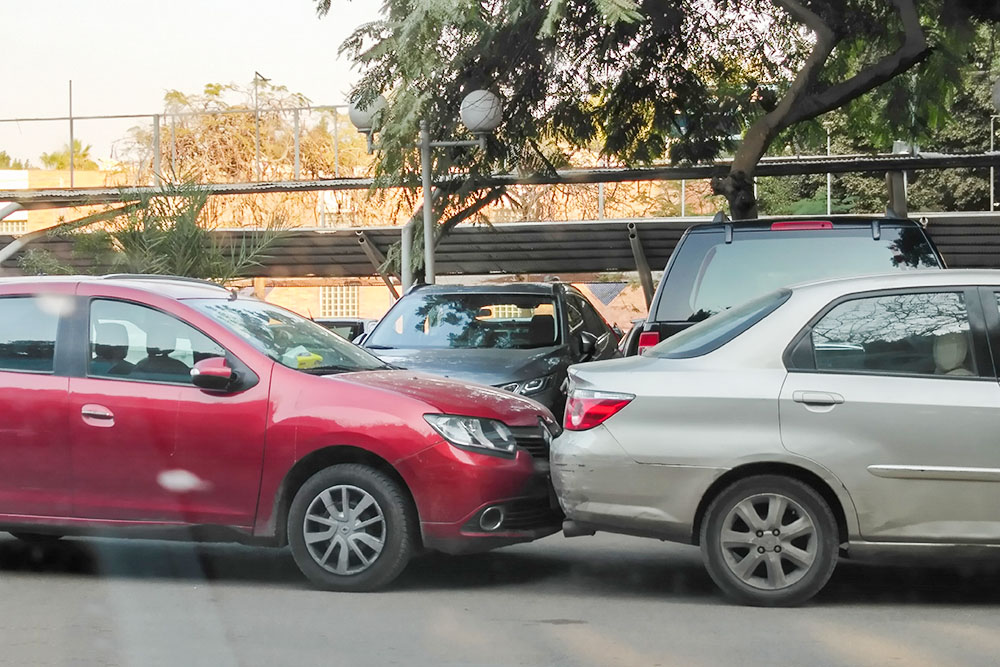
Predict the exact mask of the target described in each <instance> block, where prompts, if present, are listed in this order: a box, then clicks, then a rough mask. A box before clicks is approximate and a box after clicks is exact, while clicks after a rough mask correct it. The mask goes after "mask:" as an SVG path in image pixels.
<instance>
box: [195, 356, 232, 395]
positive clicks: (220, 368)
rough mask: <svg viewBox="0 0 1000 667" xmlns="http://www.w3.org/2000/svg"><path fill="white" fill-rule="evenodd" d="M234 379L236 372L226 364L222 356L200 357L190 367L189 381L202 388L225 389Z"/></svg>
mask: <svg viewBox="0 0 1000 667" xmlns="http://www.w3.org/2000/svg"><path fill="white" fill-rule="evenodd" d="M235 379H236V372H235V371H233V369H231V368H230V367H229V366H228V364H226V360H225V358H224V357H211V358H210V359H202V360H201V361H199V362H197V363H196V364H195V365H194V368H192V369H191V382H192V383H194V386H196V387H201V388H202V389H209V390H212V391H227V390H228V389H229V388H230V386H231V385H232V383H233V380H235Z"/></svg>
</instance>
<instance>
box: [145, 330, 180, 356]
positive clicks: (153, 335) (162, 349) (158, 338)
mask: <svg viewBox="0 0 1000 667" xmlns="http://www.w3.org/2000/svg"><path fill="white" fill-rule="evenodd" d="M175 349H177V336H176V335H175V334H174V332H173V331H171V330H170V329H169V328H160V327H157V328H155V329H153V330H152V331H148V332H146V352H148V353H149V354H152V355H156V354H163V355H166V354H170V353H171V352H173V351H174V350H175Z"/></svg>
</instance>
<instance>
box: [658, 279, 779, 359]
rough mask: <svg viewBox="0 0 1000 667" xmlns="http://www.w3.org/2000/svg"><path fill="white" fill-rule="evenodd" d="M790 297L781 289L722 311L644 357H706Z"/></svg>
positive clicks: (667, 341)
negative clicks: (705, 355) (704, 355)
mask: <svg viewBox="0 0 1000 667" xmlns="http://www.w3.org/2000/svg"><path fill="white" fill-rule="evenodd" d="M791 295H792V291H791V290H789V289H780V290H777V291H776V292H771V293H770V294H765V295H764V296H761V297H757V298H756V299H753V300H752V301H747V302H746V303H744V304H742V305H739V306H736V307H734V308H729V309H728V310H724V311H722V312H721V313H719V314H718V315H713V316H712V317H710V318H708V319H707V320H703V321H701V322H699V323H697V324H695V325H694V326H692V327H691V328H689V329H685V330H684V331H682V332H680V333H679V334H677V335H675V336H671V337H670V338H668V339H667V340H665V341H663V342H662V343H660V344H659V345H657V346H655V347H653V348H651V349H649V350H648V351H647V352H646V355H647V356H650V357H660V358H662V359H690V358H692V357H700V356H702V355H703V354H708V353H709V352H712V351H714V350H717V349H719V348H720V347H722V346H723V345H725V344H726V343H728V342H729V341H731V340H733V339H734V338H736V337H737V336H739V335H740V334H742V333H743V332H744V331H746V330H747V329H749V328H750V327H752V326H753V325H755V324H757V323H758V322H760V321H761V320H762V319H764V318H765V317H767V316H768V315H770V314H771V313H773V312H774V311H775V310H776V309H777V308H778V307H779V306H781V304H783V303H785V301H787V300H788V297H790V296H791Z"/></svg>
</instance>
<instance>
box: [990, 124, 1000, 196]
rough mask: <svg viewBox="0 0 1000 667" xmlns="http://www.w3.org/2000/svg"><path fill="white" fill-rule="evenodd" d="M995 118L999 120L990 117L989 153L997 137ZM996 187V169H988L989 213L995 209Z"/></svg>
mask: <svg viewBox="0 0 1000 667" xmlns="http://www.w3.org/2000/svg"><path fill="white" fill-rule="evenodd" d="M997 118H1000V116H997V115H993V116H990V152H991V153H992V152H994V151H995V150H996V137H997V134H996V123H997ZM996 185H997V180H996V167H990V211H993V210H994V209H995V208H996V201H997V197H996Z"/></svg>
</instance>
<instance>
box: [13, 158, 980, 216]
mask: <svg viewBox="0 0 1000 667" xmlns="http://www.w3.org/2000/svg"><path fill="white" fill-rule="evenodd" d="M730 164H731V163H730V161H728V160H719V161H716V162H714V163H711V164H697V165H679V166H678V165H655V166H650V167H635V168H633V167H606V168H593V169H563V170H558V171H555V172H547V173H539V174H529V175H521V174H492V175H485V176H478V177H475V181H474V182H475V186H476V187H477V188H479V189H485V188H490V187H495V186H499V185H552V184H557V183H563V184H573V183H623V182H634V181H670V180H675V181H679V180H682V179H692V180H693V179H708V178H712V177H714V176H724V175H725V174H727V173H728V172H729V169H730ZM991 166H994V167H995V166H1000V153H997V152H994V153H969V154H958V155H948V154H943V153H918V154H916V155H909V154H881V155H802V156H788V157H785V156H782V157H774V158H764V159H762V160H761V161H760V164H758V165H757V169H756V175H757V176H789V175H793V174H826V173H831V174H841V173H866V172H886V171H910V170H920V169H955V168H963V169H972V168H976V167H991ZM468 178H469V176H468V175H467V174H452V175H449V176H444V177H442V178H439V179H437V180H436V181H435V182H438V183H444V182H455V181H464V180H466V179H468ZM373 183H374V182H373V181H372V179H370V178H332V179H319V180H311V181H306V180H299V181H261V182H258V183H206V184H203V186H202V187H204V188H205V190H206V191H207V192H208V193H209V194H212V195H233V194H261V193H267V192H309V191H314V190H367V189H368V188H370V187H372V185H373ZM414 185H415V183H412V182H411V183H408V184H404V183H396V184H392V185H391V187H406V186H408V187H413V186H414ZM158 191H159V188H154V187H146V186H142V187H123V188H114V187H101V188H41V189H35V190H0V201H5V202H6V201H9V202H17V203H19V204H21V205H22V206H23V207H24V208H26V209H43V208H66V207H71V206H87V205H96V204H111V203H116V202H126V201H134V200H136V199H139V198H141V197H142V196H148V195H155V194H157V192H158Z"/></svg>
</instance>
